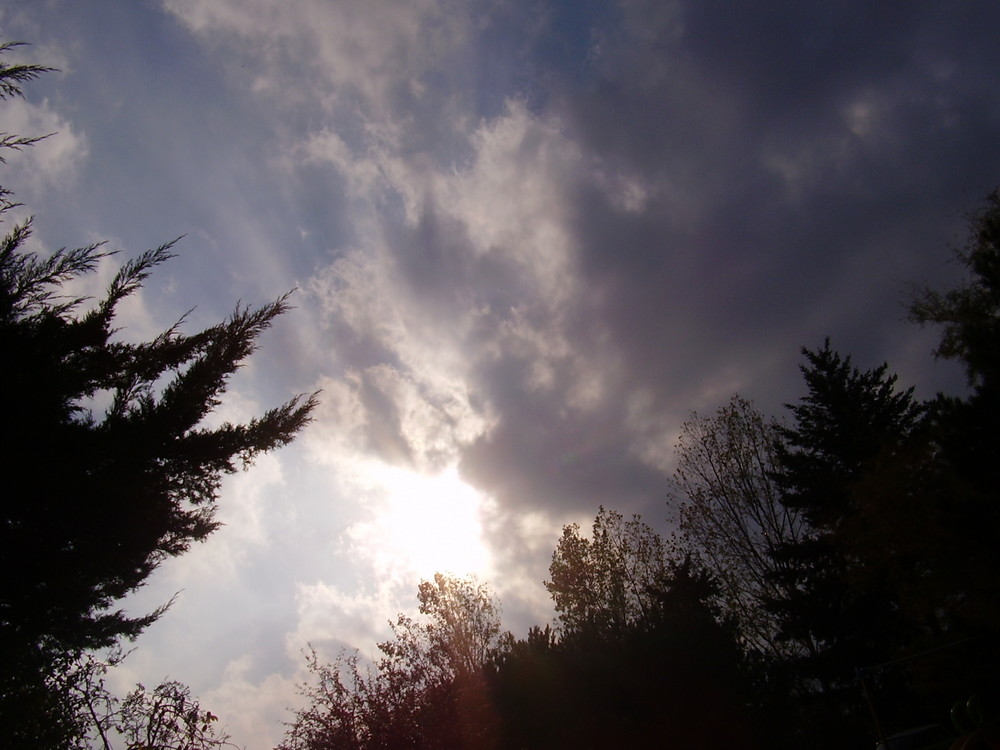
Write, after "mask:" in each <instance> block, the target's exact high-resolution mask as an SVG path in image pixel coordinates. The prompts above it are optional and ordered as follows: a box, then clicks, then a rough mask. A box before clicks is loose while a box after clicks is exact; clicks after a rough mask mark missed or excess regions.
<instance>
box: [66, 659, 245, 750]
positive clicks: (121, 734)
mask: <svg viewBox="0 0 1000 750" xmlns="http://www.w3.org/2000/svg"><path fill="white" fill-rule="evenodd" d="M123 658H124V657H123V655H122V654H121V652H120V651H117V650H115V651H113V652H112V653H111V655H110V657H109V659H108V660H107V661H99V660H97V659H95V658H93V657H92V656H88V657H87V658H86V659H84V660H82V662H81V663H80V664H78V665H77V666H76V668H75V670H74V675H73V677H74V688H73V692H74V693H75V694H76V696H77V700H78V703H79V709H78V710H79V711H80V713H81V724H82V725H83V726H84V727H86V740H87V741H88V742H89V746H90V747H100V748H102V749H103V750H114V747H115V741H116V740H120V742H121V743H122V744H121V746H122V747H126V748H128V750H220V749H221V748H224V747H233V748H235V747H236V746H235V745H233V744H232V743H230V742H229V735H227V734H226V733H225V732H224V731H222V730H221V729H219V726H218V723H217V722H218V720H219V717H217V716H216V715H215V714H213V713H212V712H211V711H208V710H204V709H202V707H201V704H200V703H199V702H198V700H197V699H196V698H193V697H192V696H191V689H190V688H189V687H188V686H187V685H184V684H183V683H180V682H177V681H176V680H166V681H164V682H162V683H160V684H159V685H157V686H156V687H155V688H153V690H147V689H146V687H145V686H143V685H141V684H138V685H136V687H135V689H134V690H132V691H131V692H130V693H129V694H128V695H126V696H125V698H124V699H119V698H117V697H116V696H114V695H113V694H112V693H110V692H109V691H108V689H107V687H106V686H105V679H104V678H105V675H106V674H107V672H108V670H109V669H110V668H111V667H114V666H117V665H118V664H119V663H120V662H121V660H122V659H123Z"/></svg>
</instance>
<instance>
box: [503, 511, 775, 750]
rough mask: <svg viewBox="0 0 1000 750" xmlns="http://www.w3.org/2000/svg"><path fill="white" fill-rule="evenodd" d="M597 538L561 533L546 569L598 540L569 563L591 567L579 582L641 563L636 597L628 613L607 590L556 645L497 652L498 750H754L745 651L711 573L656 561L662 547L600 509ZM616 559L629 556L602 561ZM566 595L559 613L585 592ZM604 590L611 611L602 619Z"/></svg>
mask: <svg viewBox="0 0 1000 750" xmlns="http://www.w3.org/2000/svg"><path fill="white" fill-rule="evenodd" d="M595 534H596V536H595V537H594V539H591V540H581V539H580V537H579V535H578V529H577V527H576V526H570V527H567V528H566V530H564V535H563V537H562V538H561V539H560V542H559V547H560V549H559V550H557V552H556V554H555V555H554V558H553V567H557V566H560V565H563V564H565V563H566V562H567V558H566V556H565V555H564V554H562V553H565V552H566V550H567V549H573V550H575V549H577V548H578V546H579V545H578V544H577V542H578V541H588V542H594V540H595V539H596V540H597V541H596V542H594V543H595V544H596V547H595V548H588V550H589V551H590V552H593V554H591V555H583V556H578V557H577V558H575V559H574V562H575V564H577V565H580V566H583V567H586V566H587V565H588V564H589V565H593V567H594V568H595V570H594V571H591V572H590V573H585V574H583V575H582V576H580V577H578V578H575V579H574V580H598V581H599V580H600V578H601V576H602V571H607V570H609V569H610V570H611V571H612V580H615V579H617V578H619V577H621V576H622V575H623V574H622V571H623V570H627V569H632V570H635V569H636V567H635V565H634V563H635V562H636V561H637V560H644V561H645V562H643V564H642V565H640V566H639V568H640V569H641V570H642V571H643V572H642V573H641V574H640V575H639V576H637V577H636V578H634V579H633V583H635V585H636V588H635V590H636V591H639V590H640V589H641V592H642V593H641V596H639V597H637V600H636V601H633V602H632V604H633V605H634V606H631V607H625V609H624V610H623V605H622V596H621V590H620V587H619V586H616V585H603V584H602V585H601V586H600V587H599V588H598V592H599V595H598V596H597V597H590V598H588V599H587V600H586V608H585V609H584V610H583V611H584V613H586V615H587V616H586V617H573V618H571V619H565V618H564V619H562V620H561V624H560V629H559V631H558V633H559V636H558V637H556V634H555V633H554V632H553V631H552V630H551V629H549V628H546V629H544V630H543V629H539V628H535V629H533V630H532V631H531V632H529V634H528V637H527V638H526V639H524V640H519V641H513V640H509V641H508V642H506V643H505V644H504V648H503V649H502V650H501V652H500V655H499V658H498V660H497V667H496V671H495V674H494V676H493V678H492V684H493V690H492V694H493V695H494V700H495V703H496V706H497V708H498V711H499V714H500V717H501V720H502V726H503V738H504V743H503V746H504V747H510V748H578V747H593V748H604V747H661V746H669V747H673V746H678V747H705V748H720V750H721V748H730V747H744V748H752V747H755V746H756V744H755V738H754V732H753V730H752V727H751V721H750V716H749V714H748V712H747V702H748V700H747V699H748V692H747V688H748V683H747V679H746V675H745V673H744V671H743V663H742V656H741V649H740V647H739V645H738V642H737V640H736V631H735V627H734V625H733V623H732V622H731V621H727V620H726V619H725V618H724V617H723V616H722V613H721V610H720V608H719V606H718V602H719V590H718V587H717V585H716V583H715V582H714V580H713V579H712V577H711V576H710V575H709V574H708V573H707V572H706V571H704V570H701V569H699V568H698V567H697V565H696V564H695V563H694V561H693V560H692V559H691V558H690V557H687V558H682V559H679V560H678V559H673V558H669V557H667V556H665V555H663V554H662V550H663V549H664V548H665V546H664V545H663V543H662V541H659V538H658V536H657V535H656V534H655V532H653V531H652V530H651V529H650V528H649V527H648V526H645V525H644V524H642V522H641V521H640V520H639V519H638V518H635V519H633V521H631V522H629V523H628V524H624V525H623V524H622V523H621V517H620V516H619V515H618V514H617V513H613V512H609V511H606V510H604V509H601V512H600V514H599V515H598V518H597V520H596V521H595ZM604 534H607V537H606V538H605V539H603V541H602V536H603V535H604ZM610 540H616V541H617V544H614V545H612V544H609V543H608V542H609V541H610ZM636 542H638V544H636ZM654 550H660V552H654ZM615 556H621V557H624V558H631V559H626V560H624V561H622V560H619V561H617V563H615V564H609V563H608V560H607V558H614V557H615ZM654 559H655V560H656V565H652V564H651V563H652V561H653V560H654ZM653 570H655V571H657V572H656V573H655V575H654V574H649V572H650V571H653ZM643 576H645V577H644V578H643ZM556 579H557V577H556V576H555V575H554V576H553V580H556ZM640 579H642V580H641V582H640ZM566 593H567V592H566V591H562V590H560V589H559V588H555V589H554V590H553V598H554V599H555V598H556V597H557V596H558V597H562V600H563V601H564V602H566V601H567V599H566ZM569 593H571V594H572V597H571V598H570V599H569V600H568V603H569V604H570V605H571V606H570V607H568V608H567V609H565V610H563V611H562V615H565V613H566V612H570V613H572V612H573V603H574V601H575V600H576V599H577V594H579V593H580V590H573V591H571V592H569ZM600 593H603V594H604V595H608V596H609V598H608V599H607V600H606V601H604V603H603V604H604V606H605V607H606V608H607V609H608V610H615V611H617V612H618V613H617V614H615V613H612V612H609V613H607V614H605V615H603V616H602V615H601V614H600V612H599V610H600V608H601V607H602V602H601V599H600ZM638 599H641V605H640V604H639V601H638ZM623 611H627V612H628V616H627V617H625V618H623V617H622V616H621V612H623ZM609 624H613V627H609Z"/></svg>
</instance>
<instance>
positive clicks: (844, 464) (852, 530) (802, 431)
mask: <svg viewBox="0 0 1000 750" xmlns="http://www.w3.org/2000/svg"><path fill="white" fill-rule="evenodd" d="M803 355H804V356H805V358H806V364H804V365H803V366H802V367H801V370H802V373H803V377H804V379H805V381H806V385H807V388H808V391H807V393H806V395H805V396H803V397H802V398H801V399H800V401H799V402H798V403H796V404H792V405H789V409H790V410H791V412H792V415H793V418H794V423H793V424H792V425H791V426H788V427H779V433H780V434H781V437H782V441H781V443H780V444H779V448H778V452H777V459H778V471H777V472H776V474H775V478H776V481H777V482H778V486H779V487H780V488H781V490H782V493H783V495H782V502H783V503H784V504H785V505H786V506H788V507H789V508H791V509H792V510H794V511H795V512H798V513H801V514H802V517H803V518H805V519H806V520H807V522H808V523H809V526H810V531H809V533H808V534H807V535H805V536H804V537H802V538H801V539H799V540H798V541H795V542H791V543H788V544H786V545H784V546H783V547H782V548H779V549H778V550H776V552H775V554H776V556H777V558H778V561H779V562H780V564H781V566H780V567H779V568H778V570H777V575H778V577H779V579H780V584H781V588H780V590H779V595H778V596H777V597H775V598H774V600H773V601H772V603H771V606H772V607H773V611H774V612H775V614H776V615H777V616H778V617H779V620H780V622H781V626H782V635H783V637H784V638H786V639H790V640H792V641H793V642H797V643H798V644H800V645H801V647H802V652H801V653H798V654H796V655H794V656H793V657H792V659H791V662H792V664H793V666H794V668H795V673H796V675H797V677H798V684H799V686H800V688H802V696H801V701H800V702H799V704H798V705H799V708H800V710H801V712H802V713H801V716H800V721H799V724H800V726H802V727H809V728H810V729H809V731H810V733H811V739H810V740H809V741H810V742H812V743H818V745H819V746H825V744H824V743H828V744H831V745H836V744H837V742H841V743H843V742H846V741H848V740H850V741H855V742H858V741H864V740H866V738H867V737H868V736H869V734H870V733H869V724H868V722H867V720H866V718H865V717H866V713H867V711H866V708H865V705H864V703H863V696H862V691H861V686H860V684H859V681H858V670H860V669H863V668H865V667H868V666H872V665H876V664H880V663H884V662H888V661H890V660H892V659H894V658H896V657H899V656H901V655H903V654H904V653H905V650H904V649H905V645H904V644H906V643H907V642H908V640H909V639H910V638H911V637H912V635H913V633H912V628H913V624H914V623H913V622H912V621H911V620H909V619H908V618H906V617H905V616H904V615H903V613H902V611H901V609H900V606H899V602H898V598H897V596H896V592H895V590H894V586H893V583H892V581H891V580H890V579H889V577H888V576H887V575H886V568H884V567H879V566H878V565H877V560H878V559H879V558H877V557H874V556H870V555H868V554H867V553H866V552H867V548H868V545H867V544H865V543H862V542H861V539H862V538H863V535H864V534H863V532H862V529H863V524H862V520H863V519H865V518H866V517H868V516H871V514H872V508H873V505H877V504H878V503H879V502H880V499H879V494H877V493H873V492H871V491H870V489H871V487H872V482H873V481H874V478H876V477H880V476H881V477H884V478H887V477H888V476H889V475H890V474H891V473H892V472H891V471H888V470H887V467H895V466H898V465H900V461H903V460H905V459H906V458H907V457H909V456H910V455H911V447H912V445H913V444H914V443H918V442H920V440H921V439H922V435H923V429H924V426H925V424H926V422H925V417H924V415H925V410H924V408H923V406H922V405H920V404H919V403H917V402H916V401H915V400H914V398H913V391H912V389H907V390H899V389H897V388H896V376H895V375H892V374H890V373H888V368H887V366H886V365H885V364H883V365H881V366H879V367H876V368H874V369H871V370H867V371H861V370H859V369H858V368H857V367H855V366H854V365H853V364H852V362H851V359H850V357H841V356H840V355H839V354H838V353H836V352H835V351H833V350H832V349H831V348H830V342H829V341H827V342H826V343H825V344H824V346H823V348H822V349H819V350H816V351H810V350H808V349H803ZM888 540H889V536H886V537H885V540H884V541H883V543H888Z"/></svg>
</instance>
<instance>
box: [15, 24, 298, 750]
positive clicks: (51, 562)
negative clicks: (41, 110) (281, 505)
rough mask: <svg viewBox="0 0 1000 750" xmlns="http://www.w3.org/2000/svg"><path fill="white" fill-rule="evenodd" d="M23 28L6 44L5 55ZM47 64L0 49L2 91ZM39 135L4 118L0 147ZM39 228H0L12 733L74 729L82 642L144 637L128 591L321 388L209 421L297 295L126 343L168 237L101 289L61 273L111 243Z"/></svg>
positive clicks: (61, 734)
mask: <svg viewBox="0 0 1000 750" xmlns="http://www.w3.org/2000/svg"><path fill="white" fill-rule="evenodd" d="M17 46H18V45H17V44H16V43H15V44H12V43H8V44H3V45H0V55H2V54H3V53H6V52H9V51H10V50H12V49H14V48H16V47H17ZM47 70H49V69H48V68H45V67H42V66H34V65H7V64H3V63H0V99H7V98H10V97H16V96H19V95H21V84H22V83H25V82H27V81H30V80H32V79H33V78H35V77H36V76H37V75H39V74H40V73H43V72H46V71H47ZM36 140H38V139H37V138H32V137H22V136H18V135H12V134H2V135H0V149H7V150H11V149H13V150H16V149H19V148H21V147H23V146H27V145H31V144H32V143H34V142H35V141H36ZM0 153H2V152H0ZM0 197H2V201H0V219H2V218H4V217H6V216H8V215H9V214H10V212H11V210H12V209H13V208H14V207H15V205H16V204H15V203H14V202H13V200H12V194H11V192H10V191H9V190H7V189H4V188H0ZM30 236H31V220H30V219H28V220H26V221H23V222H21V223H18V224H15V225H14V226H12V227H11V229H10V231H9V232H7V234H6V235H5V236H4V237H3V238H2V239H0V353H2V358H3V362H4V366H3V367H2V368H0V413H2V414H3V419H4V428H5V433H6V440H5V444H4V448H3V450H2V452H0V471H2V474H3V476H4V478H5V489H4V492H3V500H2V505H0V508H2V510H0V581H2V583H0V663H2V664H3V665H4V666H3V670H2V672H3V675H4V676H3V677H2V678H0V723H2V724H3V726H4V731H5V735H6V738H7V740H8V741H11V742H13V746H23V747H28V746H34V747H40V746H46V745H53V746H67V743H68V742H69V739H68V738H70V737H72V736H73V733H74V732H75V731H76V730H75V728H74V723H73V711H74V710H75V707H74V706H73V705H72V703H71V702H67V697H66V696H67V692H66V691H65V690H63V687H65V686H61V682H60V680H61V678H62V675H65V674H66V673H67V671H68V668H69V666H70V665H71V664H72V662H73V660H74V659H76V658H77V657H79V655H80V654H81V653H83V652H84V651H86V650H90V649H96V648H101V647H105V646H111V645H113V644H115V643H117V642H118V640H119V639H121V638H134V637H135V636H137V635H138V634H139V633H140V632H141V631H142V630H143V629H144V628H145V627H146V626H148V625H149V624H150V623H151V622H153V621H154V620H155V619H156V618H157V617H159V616H160V615H161V614H162V613H163V611H164V609H165V606H166V605H164V606H162V607H160V608H158V609H156V610H154V611H153V612H150V613H148V614H145V615H140V616H131V615H127V614H125V613H124V612H123V611H122V610H120V609H116V606H117V604H118V603H119V602H120V601H121V599H122V598H123V597H125V596H126V595H128V594H129V593H131V592H133V591H135V590H136V589H137V588H139V587H140V586H142V585H143V584H144V583H145V582H146V581H147V579H148V578H149V576H150V574H151V573H152V572H153V571H154V570H155V569H156V568H157V566H159V565H160V564H161V563H162V562H163V561H164V560H166V559H168V558H170V557H173V556H176V555H180V554H182V553H183V552H185V551H186V550H187V549H188V548H189V547H190V546H191V544H192V543H194V542H198V541H202V540H203V539H205V538H206V537H207V536H209V535H210V534H211V533H212V532H213V531H214V530H215V529H216V528H218V526H219V523H218V522H217V521H216V520H215V510H216V505H217V500H218V496H219V489H220V484H221V480H222V477H223V475H225V474H229V473H232V472H234V471H236V470H237V469H239V468H241V467H246V466H249V465H250V464H251V463H252V461H253V459H254V458H255V457H256V456H257V455H259V454H260V453H262V452H266V451H270V450H272V449H274V448H277V447H279V446H282V445H285V444H286V443H288V442H289V441H291V440H292V439H293V438H294V437H295V435H296V434H297V433H298V432H299V430H301V429H302V427H303V426H304V425H305V424H306V423H307V422H308V421H309V418H310V413H311V411H312V410H313V408H314V406H315V404H316V400H315V395H313V396H305V397H303V396H298V397H295V398H293V399H291V400H290V401H288V402H287V403H285V404H283V405H281V406H279V407H277V408H274V409H271V410H269V411H267V412H266V413H265V414H264V415H262V416H261V417H258V418H255V419H252V420H250V421H249V422H248V423H246V424H229V423H225V424H223V425H221V426H218V427H211V426H208V424H207V423H206V417H208V415H209V414H211V413H212V411H213V410H214V409H216V408H217V407H218V406H220V404H221V403H222V396H223V394H224V392H225V389H226V386H227V384H228V381H229V378H230V376H232V374H233V373H234V372H236V370H237V369H238V368H239V367H240V365H241V363H242V362H243V361H244V360H245V359H246V358H247V357H249V356H250V355H251V354H252V353H253V352H254V350H255V349H256V347H257V340H258V337H259V336H260V335H261V333H263V331H264V330H265V329H267V328H268V327H269V326H270V325H271V324H272V322H273V321H274V319H275V318H276V317H277V316H279V315H281V313H283V312H284V311H285V310H287V309H288V301H287V295H286V296H284V297H281V298H280V299H278V300H276V301H274V302H272V303H270V304H266V305H263V306H262V307H259V308H250V307H244V306H237V307H236V310H235V311H234V312H233V314H232V315H231V316H230V317H229V318H228V319H227V320H226V321H224V322H222V323H219V324H217V325H214V326H212V327H210V328H207V329H206V330H204V331H201V332H198V333H194V334H190V335H189V334H184V333H182V332H181V327H182V323H183V320H182V321H179V322H178V323H177V324H175V325H174V326H172V327H171V328H169V329H168V330H166V331H164V332H163V333H161V334H160V335H159V336H157V337H156V338H154V339H153V340H152V341H147V342H142V343H127V342H125V341H123V340H122V339H121V338H120V337H118V336H116V328H115V327H114V324H115V316H116V312H117V310H118V306H119V305H120V304H121V302H122V301H123V300H125V299H126V298H127V297H128V296H129V295H132V294H134V293H135V292H137V291H138V290H139V289H140V287H141V286H142V284H143V282H145V281H146V279H147V278H148V277H149V275H150V274H151V272H152V271H153V270H154V269H155V268H156V267H157V266H159V265H160V264H162V263H164V262H166V261H167V260H168V259H169V258H171V257H172V255H171V248H172V246H173V243H167V244H165V245H163V246H161V247H159V248H157V249H155V250H151V251H149V252H146V253H143V254H142V255H140V256H139V257H137V258H135V259H132V260H129V261H127V262H125V263H124V264H123V265H122V266H121V268H120V270H119V271H118V273H117V274H116V275H115V276H114V278H113V280H112V281H111V283H110V285H109V286H108V288H107V292H106V294H105V296H104V297H103V298H102V299H100V300H97V301H88V300H86V299H83V298H78V297H73V296H71V295H67V292H66V284H67V283H68V282H71V281H73V280H75V279H79V278H81V277H84V276H86V275H88V274H90V273H93V272H94V271H95V270H96V269H97V266H98V264H99V263H100V262H101V261H102V260H104V259H106V258H108V257H109V256H110V255H112V254H113V253H109V252H107V251H105V250H104V248H103V246H102V245H100V244H97V245H90V246H88V247H83V248H80V249H76V250H60V251H58V252H55V253H53V254H51V255H49V256H48V257H40V256H38V255H36V254H34V253H32V252H31V251H30V250H28V248H27V242H28V239H29V237H30ZM105 405H106V406H105Z"/></svg>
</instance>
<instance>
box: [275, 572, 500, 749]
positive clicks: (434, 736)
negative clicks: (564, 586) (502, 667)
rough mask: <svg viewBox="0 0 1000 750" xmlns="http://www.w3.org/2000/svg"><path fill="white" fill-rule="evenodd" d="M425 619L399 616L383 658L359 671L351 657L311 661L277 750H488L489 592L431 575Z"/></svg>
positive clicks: (496, 625)
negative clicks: (299, 702)
mask: <svg viewBox="0 0 1000 750" xmlns="http://www.w3.org/2000/svg"><path fill="white" fill-rule="evenodd" d="M418 599H419V602H420V613H421V614H422V615H424V616H425V619H423V620H416V619H413V618H410V617H407V616H404V615H400V616H399V618H398V619H397V621H396V622H395V624H393V625H392V629H393V638H392V639H391V640H389V641H385V642H383V643H380V644H379V650H380V651H381V652H382V657H381V659H379V661H378V663H377V664H376V665H375V667H374V668H373V669H372V668H369V669H362V668H361V666H360V665H359V660H358V656H357V654H354V655H351V656H346V655H344V654H341V655H340V656H339V657H338V659H337V660H336V661H335V662H334V663H332V664H324V663H321V662H320V661H319V659H318V658H317V657H316V654H315V653H312V654H310V656H309V657H308V663H309V669H310V671H311V672H312V674H313V676H314V679H315V682H314V683H313V684H309V685H304V686H303V688H302V695H303V696H304V697H305V698H306V699H307V705H306V706H305V707H304V708H302V709H299V710H297V711H296V712H295V719H294V721H293V722H291V723H290V724H289V729H288V731H287V733H286V735H285V739H284V740H283V742H282V743H281V745H280V746H279V747H280V750H322V749H325V748H358V749H361V748H363V749H365V750H369V749H370V748H456V749H460V748H470V749H471V748H476V749H477V750H478V748H489V747H492V746H494V744H495V742H496V734H497V730H496V717H495V714H494V712H493V708H492V702H491V700H490V697H489V694H488V688H487V684H486V676H485V672H484V667H485V664H486V663H487V660H488V659H489V658H490V657H491V656H492V654H493V652H494V650H495V649H496V647H497V645H498V642H499V641H498V639H499V633H500V619H499V613H498V605H497V602H496V600H495V599H494V598H493V596H492V595H491V594H490V592H489V589H488V588H487V587H486V586H485V585H483V584H479V583H477V582H475V581H474V580H473V579H471V578H454V577H451V576H445V575H441V574H436V575H435V576H434V580H433V581H424V582H422V583H421V584H420V587H419V589H418Z"/></svg>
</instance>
